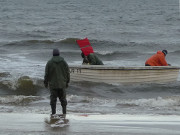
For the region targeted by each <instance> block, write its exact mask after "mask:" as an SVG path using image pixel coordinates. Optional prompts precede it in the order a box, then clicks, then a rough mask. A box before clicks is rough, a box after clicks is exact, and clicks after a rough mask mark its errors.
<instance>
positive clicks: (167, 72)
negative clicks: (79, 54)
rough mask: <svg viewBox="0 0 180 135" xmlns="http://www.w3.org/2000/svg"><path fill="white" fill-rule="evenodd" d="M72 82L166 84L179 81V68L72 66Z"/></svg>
mask: <svg viewBox="0 0 180 135" xmlns="http://www.w3.org/2000/svg"><path fill="white" fill-rule="evenodd" d="M70 73H71V74H70V75H71V81H90V82H102V83H110V84H124V83H166V82H174V81H177V78H178V74H179V67H172V66H160V67H158V66H156V67H150V66H146V67H109V66H105V65H103V66H102V65H101V66H100V65H98V66H97V65H80V66H70Z"/></svg>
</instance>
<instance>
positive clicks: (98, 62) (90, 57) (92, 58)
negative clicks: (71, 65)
mask: <svg viewBox="0 0 180 135" xmlns="http://www.w3.org/2000/svg"><path fill="white" fill-rule="evenodd" d="M87 58H88V61H89V64H90V65H104V64H103V62H102V61H101V60H100V59H99V58H98V57H97V56H96V55H95V54H93V53H90V54H89V55H88V56H87Z"/></svg>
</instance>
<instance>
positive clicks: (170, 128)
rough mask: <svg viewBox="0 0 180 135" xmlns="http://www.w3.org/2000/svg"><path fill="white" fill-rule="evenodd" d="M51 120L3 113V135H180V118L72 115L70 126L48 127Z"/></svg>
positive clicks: (35, 116)
mask: <svg viewBox="0 0 180 135" xmlns="http://www.w3.org/2000/svg"><path fill="white" fill-rule="evenodd" d="M47 118H50V115H48V114H30V113H28V114H25V113H23V114H19V113H6V114H5V113H1V117H0V131H1V134H11V133H12V134H13V133H18V134H23V133H24V132H26V133H30V134H32V133H33V134H38V133H44V134H48V133H49V132H59V130H61V131H63V132H65V133H68V134H70V135H71V134H74V133H78V134H83V133H85V134H87V135H90V134H92V133H98V134H103V135H106V134H107V135H108V134H109V133H110V134H119V133H123V134H133V135H134V134H138V135H140V134H143V135H146V134H152V135H153V134H154V135H155V134H163V135H169V134H171V135H179V134H180V129H179V126H180V116H176V115H126V114H119V115H99V114H96V115H92V114H91V115H81V114H69V115H67V116H66V119H68V120H69V125H68V126H65V127H64V126H59V127H57V126H56V127H53V126H49V125H47V124H46V122H45V120H46V119H47Z"/></svg>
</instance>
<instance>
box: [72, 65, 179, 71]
mask: <svg viewBox="0 0 180 135" xmlns="http://www.w3.org/2000/svg"><path fill="white" fill-rule="evenodd" d="M69 67H70V68H78V69H89V70H173V69H174V70H180V67H177V66H128V67H125V66H105V65H71V66H69Z"/></svg>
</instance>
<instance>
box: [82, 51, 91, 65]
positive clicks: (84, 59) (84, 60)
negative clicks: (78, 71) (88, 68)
mask: <svg viewBox="0 0 180 135" xmlns="http://www.w3.org/2000/svg"><path fill="white" fill-rule="evenodd" d="M81 57H82V58H83V62H82V64H83V65H89V61H88V59H87V56H85V55H84V53H81Z"/></svg>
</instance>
